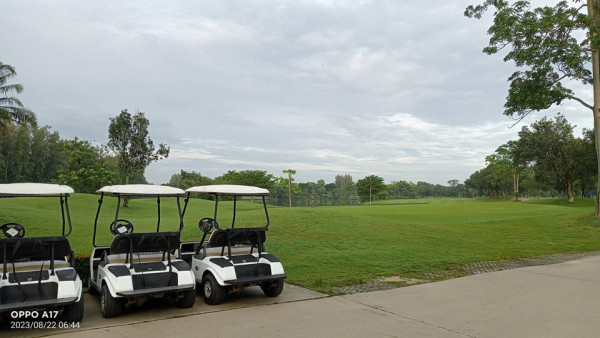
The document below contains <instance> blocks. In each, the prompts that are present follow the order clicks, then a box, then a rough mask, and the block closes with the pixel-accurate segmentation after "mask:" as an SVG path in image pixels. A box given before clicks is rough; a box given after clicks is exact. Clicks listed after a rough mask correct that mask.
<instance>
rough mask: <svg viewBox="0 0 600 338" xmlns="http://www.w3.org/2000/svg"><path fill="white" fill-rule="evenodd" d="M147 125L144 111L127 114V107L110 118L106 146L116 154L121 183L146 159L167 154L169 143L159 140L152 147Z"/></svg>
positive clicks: (125, 201)
mask: <svg viewBox="0 0 600 338" xmlns="http://www.w3.org/2000/svg"><path fill="white" fill-rule="evenodd" d="M149 125H150V122H149V121H148V119H147V118H146V116H145V115H144V113H142V112H137V113H136V114H135V115H133V116H131V114H130V113H129V112H127V109H124V110H122V111H121V114H119V115H118V116H117V117H115V118H112V119H110V126H109V127H108V147H109V148H110V149H111V150H112V151H113V152H114V153H115V154H116V157H117V159H118V165H119V171H120V172H121V174H122V176H123V177H124V183H125V184H129V183H130V178H131V176H132V175H133V174H134V173H135V172H138V173H139V172H140V171H141V172H142V173H143V171H144V170H145V169H146V167H147V166H148V165H149V164H150V163H152V162H154V161H158V160H159V159H162V158H166V157H168V156H169V147H168V146H166V145H164V144H162V143H161V144H160V145H159V148H158V150H156V151H155V148H154V142H153V141H152V139H150V137H149V136H148V126H149ZM127 204H128V200H127V199H124V202H123V206H125V207H126V206H127Z"/></svg>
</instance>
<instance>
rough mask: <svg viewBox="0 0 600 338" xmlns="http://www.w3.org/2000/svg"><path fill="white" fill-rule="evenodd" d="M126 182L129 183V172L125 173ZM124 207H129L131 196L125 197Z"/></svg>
mask: <svg viewBox="0 0 600 338" xmlns="http://www.w3.org/2000/svg"><path fill="white" fill-rule="evenodd" d="M125 184H129V174H125ZM123 208H129V196H124V197H123Z"/></svg>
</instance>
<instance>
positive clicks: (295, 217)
mask: <svg viewBox="0 0 600 338" xmlns="http://www.w3.org/2000/svg"><path fill="white" fill-rule="evenodd" d="M97 200H98V196H96V195H84V194H75V195H73V196H72V197H71V199H70V200H69V203H70V207H71V217H72V219H73V228H74V229H73V234H72V235H71V236H70V240H71V244H72V246H73V249H74V250H75V252H76V254H77V255H80V256H81V255H83V256H85V255H89V253H90V252H91V249H92V232H93V224H94V217H95V212H96V209H97V206H98V203H97ZM26 202H27V203H26ZM173 202H174V200H173V199H163V200H162V208H161V213H162V220H163V221H162V224H163V228H162V229H164V230H175V229H177V227H178V220H177V216H176V205H175V203H173ZM182 202H183V200H182ZM593 203H594V201H593V200H583V199H579V200H577V201H576V203H575V204H573V205H568V204H567V203H566V201H563V200H562V199H543V200H530V201H522V202H513V201H491V200H473V199H419V200H393V201H384V202H380V203H374V204H373V205H372V206H369V205H368V204H366V205H361V206H352V207H318V208H282V207H270V209H269V211H270V216H271V226H270V228H269V232H268V235H267V236H268V237H267V243H266V247H267V250H268V251H269V252H271V253H273V254H275V255H277V256H278V257H279V258H280V259H281V261H282V262H283V265H284V268H285V270H286V273H287V274H288V280H287V281H288V282H289V283H293V284H297V285H301V286H304V287H308V288H311V289H315V290H319V291H323V292H331V290H332V288H333V287H339V286H346V285H352V284H358V283H364V282H368V281H370V280H372V279H373V278H375V277H378V276H393V275H398V276H403V277H417V278H418V277H420V276H422V275H424V274H428V273H434V272H439V271H452V270H453V269H455V268H456V267H457V266H460V264H463V263H468V262H477V261H489V260H501V259H515V258H525V257H532V256H540V255H548V254H554V253H575V252H585V251H596V250H600V221H599V220H596V219H594V218H593V216H592V214H593V208H594V204H593ZM231 205H232V203H231V202H222V203H221V206H222V207H224V209H220V213H219V223H220V224H221V226H223V227H226V226H228V225H229V224H230V222H231V215H230V213H229V212H228V211H230V210H231ZM115 206H116V200H115V199H113V198H105V202H104V205H103V209H102V210H103V212H102V214H101V217H100V221H99V224H100V226H99V229H98V234H99V241H98V243H99V244H103V243H104V244H108V243H109V242H110V238H111V236H110V234H109V231H108V226H109V224H110V222H111V221H112V220H113V219H114V210H115ZM182 206H183V205H182ZM59 208H60V206H59V204H58V203H57V200H54V199H39V198H29V199H1V200H0V222H1V223H5V222H19V223H21V224H23V225H24V226H25V228H26V229H27V236H28V237H31V236H39V235H50V234H53V231H56V232H54V234H56V233H57V232H58V231H59V229H60V228H59V227H60V224H59V223H58V222H59V213H58V211H59ZM238 208H239V209H238V216H237V219H236V224H237V222H241V223H242V224H244V223H245V224H248V225H253V226H255V225H256V223H254V222H258V224H260V225H262V224H264V214H263V211H262V206H261V205H260V204H253V203H249V202H241V203H239V205H238ZM212 215H213V203H212V202H211V201H205V200H192V201H191V203H190V206H189V208H188V210H187V213H186V217H185V225H186V226H185V229H184V231H183V235H182V240H198V239H199V238H200V236H201V233H200V231H199V230H198V228H197V223H198V220H199V219H200V218H202V217H212ZM48 218H52V219H53V220H54V222H55V223H51V224H47V223H46V222H45V220H46V219H48ZM120 218H125V219H128V220H130V221H132V222H133V224H134V226H135V231H136V232H146V231H154V230H155V229H156V202H155V200H154V199H139V200H137V199H136V200H132V201H130V208H127V209H121V214H120Z"/></svg>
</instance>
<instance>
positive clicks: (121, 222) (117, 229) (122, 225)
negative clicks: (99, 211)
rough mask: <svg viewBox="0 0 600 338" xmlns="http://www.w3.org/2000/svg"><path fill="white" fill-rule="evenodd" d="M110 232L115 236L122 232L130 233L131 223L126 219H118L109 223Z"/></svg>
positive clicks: (131, 229)
mask: <svg viewBox="0 0 600 338" xmlns="http://www.w3.org/2000/svg"><path fill="white" fill-rule="evenodd" d="M110 232H111V233H112V234H113V235H115V236H116V235H118V234H124V233H127V234H130V233H132V232H133V224H131V222H129V221H128V220H126V219H118V220H116V221H114V222H112V223H110Z"/></svg>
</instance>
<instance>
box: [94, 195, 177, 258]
mask: <svg viewBox="0 0 600 338" xmlns="http://www.w3.org/2000/svg"><path fill="white" fill-rule="evenodd" d="M96 193H100V199H99V200H98V210H97V212H96V218H95V220H94V239H93V245H94V247H97V246H98V245H97V244H96V231H97V227H98V217H99V215H100V209H101V206H102V201H103V199H104V196H105V195H110V196H114V197H117V207H116V212H115V217H114V221H113V222H112V223H111V225H110V231H111V232H112V233H113V235H115V236H117V235H120V234H123V233H131V232H133V224H132V223H131V222H129V221H128V220H125V219H120V218H119V212H120V209H121V203H122V200H123V199H126V198H131V197H138V198H154V197H155V198H156V204H157V224H156V232H157V233H158V232H160V222H161V208H160V204H161V198H163V197H173V198H176V200H177V214H178V217H179V230H178V232H181V231H182V230H183V213H182V210H181V203H180V200H179V199H180V198H181V197H183V196H184V195H185V192H184V191H183V190H181V189H178V188H173V187H169V186H162V185H152V184H128V185H111V186H105V187H103V188H101V189H99V190H98V191H96Z"/></svg>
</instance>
